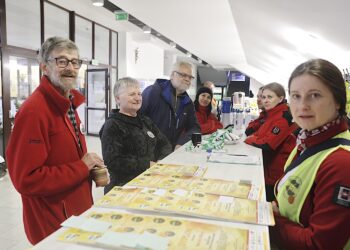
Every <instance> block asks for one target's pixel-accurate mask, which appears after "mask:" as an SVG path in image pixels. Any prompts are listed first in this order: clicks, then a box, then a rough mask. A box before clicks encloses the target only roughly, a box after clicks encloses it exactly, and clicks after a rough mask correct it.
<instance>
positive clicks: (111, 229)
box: [58, 211, 269, 250]
mask: <svg viewBox="0 0 350 250" xmlns="http://www.w3.org/2000/svg"><path fill="white" fill-rule="evenodd" d="M62 226H63V227H64V228H66V229H65V230H64V232H63V233H61V234H60V235H59V236H58V240H60V241H63V242H65V243H73V244H83V245H89V246H92V247H103V248H108V249H145V250H146V249H154V250H165V249H168V250H175V249H193V250H209V249H222V250H242V249H243V250H251V249H252V250H267V249H269V242H268V236H267V233H266V232H261V231H258V230H247V229H242V228H235V227H228V226H222V225H213V224H208V223H200V222H194V221H191V220H188V219H183V218H174V217H166V216H158V215H142V214H128V213H125V212H118V211H113V212H92V213H90V214H88V215H87V216H86V217H85V216H79V217H71V218H69V219H68V220H66V221H65V222H64V223H63V224H62Z"/></svg>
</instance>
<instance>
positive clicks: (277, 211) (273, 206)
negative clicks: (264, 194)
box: [271, 201, 281, 215]
mask: <svg viewBox="0 0 350 250" xmlns="http://www.w3.org/2000/svg"><path fill="white" fill-rule="evenodd" d="M271 204H272V210H273V212H274V213H275V214H278V215H281V214H280V209H279V208H278V205H277V202H276V201H273V202H271Z"/></svg>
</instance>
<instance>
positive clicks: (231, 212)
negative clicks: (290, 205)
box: [95, 186, 275, 225]
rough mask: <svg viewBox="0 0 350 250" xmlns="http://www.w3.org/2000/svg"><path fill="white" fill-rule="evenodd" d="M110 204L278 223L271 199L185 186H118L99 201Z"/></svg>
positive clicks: (197, 215)
mask: <svg viewBox="0 0 350 250" xmlns="http://www.w3.org/2000/svg"><path fill="white" fill-rule="evenodd" d="M95 205H96V206H99V207H106V208H123V209H125V208H127V209H132V210H146V211H163V212H165V213H171V214H179V215H189V216H193V217H199V218H206V219H215V220H223V221H235V222H245V223H252V224H259V225H274V223H275V222H274V217H273V213H272V206H271V203H269V202H260V201H257V200H248V199H240V198H235V197H232V196H223V195H217V194H207V193H203V192H198V191H196V190H194V191H188V190H185V189H164V188H148V187H147V188H141V187H130V186H124V187H114V188H113V189H112V190H111V191H110V192H108V193H107V194H106V195H105V196H103V197H102V198H101V199H100V200H99V201H97V202H96V203H95Z"/></svg>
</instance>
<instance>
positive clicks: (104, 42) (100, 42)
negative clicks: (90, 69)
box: [95, 25, 109, 64]
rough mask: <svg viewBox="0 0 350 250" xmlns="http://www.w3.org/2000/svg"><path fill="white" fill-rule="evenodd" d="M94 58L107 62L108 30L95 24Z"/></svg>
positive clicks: (103, 62)
mask: <svg viewBox="0 0 350 250" xmlns="http://www.w3.org/2000/svg"><path fill="white" fill-rule="evenodd" d="M95 59H97V60H98V61H99V62H100V63H102V64H109V30H108V29H106V28H103V27H101V26H99V25H95Z"/></svg>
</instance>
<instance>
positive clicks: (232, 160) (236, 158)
mask: <svg viewBox="0 0 350 250" xmlns="http://www.w3.org/2000/svg"><path fill="white" fill-rule="evenodd" d="M208 161H209V162H218V163H229V164H246V165H259V164H260V161H259V157H258V156H255V155H243V154H225V153H211V154H210V156H209V157H208Z"/></svg>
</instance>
